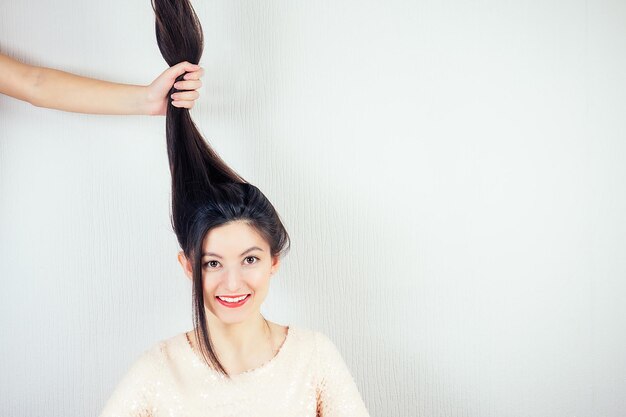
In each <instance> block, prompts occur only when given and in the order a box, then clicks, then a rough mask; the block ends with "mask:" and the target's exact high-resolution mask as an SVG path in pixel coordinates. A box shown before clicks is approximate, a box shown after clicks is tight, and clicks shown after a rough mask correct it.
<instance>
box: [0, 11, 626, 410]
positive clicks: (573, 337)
mask: <svg viewBox="0 0 626 417" xmlns="http://www.w3.org/2000/svg"><path fill="white" fill-rule="evenodd" d="M2 3H3V4H2V7H1V8H0V51H1V52H2V53H5V54H9V55H11V56H13V57H16V58H19V59H21V60H23V61H25V62H28V63H32V64H39V65H45V66H49V67H54V68H59V69H64V70H66V71H72V72H75V73H78V74H81V75H86V76H91V77H96V78H104V79H109V80H116V81H120V82H126V83H137V84H146V83H148V82H150V81H151V80H152V79H153V78H154V77H155V76H156V75H157V74H158V73H160V72H161V71H162V70H163V69H165V63H164V61H163V59H162V58H161V55H160V54H159V51H158V48H157V44H156V40H155V35H154V27H153V15H152V9H151V7H150V2H149V1H147V0H146V1H141V2H138V1H136V2H127V1H121V0H112V1H107V2H91V1H88V2H76V1H69V0H59V1H56V2H38V1H34V0H23V1H19V2H9V1H8V0H4V1H3V2H2ZM195 7H196V9H197V12H198V14H199V16H200V19H201V22H202V24H203V26H204V31H205V36H206V47H205V52H204V56H203V59H202V61H201V63H202V64H203V66H204V67H205V69H206V75H205V77H204V80H203V81H204V87H203V89H202V90H201V94H202V97H201V99H200V101H199V102H198V104H197V106H196V108H194V110H193V116H194V119H195V121H196V123H197V124H198V125H199V127H200V128H201V131H202V132H203V134H204V135H205V136H206V137H207V138H208V139H209V141H210V142H211V144H212V145H213V146H214V147H215V148H216V149H217V150H218V152H220V154H221V155H222V156H223V158H224V159H225V160H226V161H227V162H228V163H229V164H230V165H231V166H233V167H234V168H235V169H236V170H237V171H239V172H240V173H241V174H242V175H243V176H244V177H245V178H247V179H248V180H250V181H252V182H253V183H254V184H256V185H257V186H259V187H260V188H261V189H262V190H263V191H264V192H265V193H266V195H267V196H268V197H269V198H270V200H271V201H272V202H273V203H274V204H275V205H276V207H277V209H278V210H279V212H280V213H281V216H282V217H283V218H284V220H285V222H286V226H287V228H288V230H289V232H290V233H291V236H292V238H293V247H292V251H291V253H290V254H289V255H288V257H287V258H286V259H285V260H284V261H283V265H282V269H281V272H280V273H279V274H278V275H277V276H276V278H274V282H273V285H272V289H271V292H270V296H269V298H268V300H267V301H266V305H265V307H266V311H265V312H266V315H267V316H268V317H269V318H270V319H271V320H274V321H278V322H280V323H284V324H287V323H292V324H294V325H295V324H297V325H301V326H305V327H309V328H314V329H318V330H321V331H324V332H326V333H327V334H328V335H329V336H330V337H331V338H332V339H333V340H334V341H336V344H337V346H338V347H339V348H340V350H341V352H342V354H343V355H344V358H345V360H346V362H347V363H348V365H349V367H350V369H351V370H352V372H353V375H354V377H355V379H356V381H357V384H358V386H359V389H360V390H361V393H362V395H363V397H364V400H365V402H366V404H367V406H368V408H369V410H370V412H371V414H372V416H376V417H386V416H420V417H427V416H428V417H430V416H433V417H435V416H446V417H448V416H454V417H457V416H459V417H473V416H477V417H478V416H480V417H504V416H511V417H513V416H528V417H540V416H542V417H543V416H545V417H574V416H575V417H581V416H585V417H591V416H594V417H595V416H597V417H618V416H624V415H626V354H625V353H626V303H625V302H624V297H625V296H626V256H625V255H626V221H625V213H626V117H625V115H626V75H625V74H626V3H625V2H623V1H620V0H614V1H603V0H598V1H588V2H585V1H579V0H574V1H564V0H560V1H556V0H555V1H545V0H541V1H538V0H536V1H518V2H503V1H496V0H491V1H461V0H454V1H453V0H450V1H444V2H434V1H400V0H396V1H392V0H388V1H385V2H375V1H367V0H361V1H358V2H357V1H341V2H339V1H329V0H326V1H315V2H311V1H273V2H269V1H232V0H229V1H202V2H201V1H196V2H195ZM0 135H1V136H0V233H1V240H0V244H1V248H0V249H1V250H0V277H1V288H0V313H1V315H0V326H1V330H0V332H1V335H2V336H1V337H2V343H1V344H0V365H1V368H2V369H1V371H0V398H1V403H0V415H2V416H7V417H14V416H15V417H18V416H19V417H31V416H32V417H34V416H64V417H67V416H76V417H79V416H81V417H82V416H94V415H97V414H98V413H99V412H100V410H101V408H102V407H103V405H104V403H105V401H106V400H107V399H108V396H109V395H110V393H111V392H112V390H113V388H114V386H115V385H116V384H117V382H118V380H119V379H120V378H121V377H122V375H123V374H124V373H125V372H126V371H127V369H128V367H129V366H130V364H131V363H132V361H133V360H134V359H135V358H136V357H137V355H139V354H140V353H141V352H142V351H143V350H145V349H147V348H148V347H149V346H151V345H152V344H153V343H156V342H157V341H159V340H161V339H163V338H166V337H170V336H172V335H174V334H176V333H179V332H182V331H185V330H188V329H191V298H190V297H191V289H190V285H189V283H188V281H187V279H186V278H185V277H184V275H183V274H182V272H181V271H180V268H179V266H178V264H177V262H176V251H177V250H178V246H177V243H176V239H175V236H174V234H173V233H172V232H171V229H170V225H169V172H168V169H167V158H166V153H165V139H164V118H159V117H148V116H90V115H81V114H71V113H62V112H58V111H54V110H45V109H39V108H35V107H33V106H31V105H29V104H27V103H22V102H18V101H16V100H13V99H11V98H8V97H4V96H3V97H0Z"/></svg>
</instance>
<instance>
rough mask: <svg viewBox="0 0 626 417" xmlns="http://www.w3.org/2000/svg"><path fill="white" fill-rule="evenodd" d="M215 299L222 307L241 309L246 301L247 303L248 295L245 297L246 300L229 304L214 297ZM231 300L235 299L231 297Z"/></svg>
mask: <svg viewBox="0 0 626 417" xmlns="http://www.w3.org/2000/svg"><path fill="white" fill-rule="evenodd" d="M240 297H241V296H240ZM215 298H216V299H217V301H218V302H219V303H220V304H221V305H223V306H224V307H228V308H237V307H241V306H242V305H244V304H245V303H246V301H248V298H250V294H248V295H246V298H244V299H243V300H241V301H237V302H236V303H229V302H228V301H224V300H222V299H220V298H219V297H218V296H215ZM233 298H236V297H233Z"/></svg>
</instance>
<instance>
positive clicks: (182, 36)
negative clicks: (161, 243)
mask: <svg viewBox="0 0 626 417" xmlns="http://www.w3.org/2000/svg"><path fill="white" fill-rule="evenodd" d="M152 8H153V9H154V12H155V16H156V38H157V43H158V45H159V49H160V50H161V54H162V55H163V58H165V61H166V62H167V63H168V65H170V66H172V65H174V64H177V63H178V62H181V61H189V62H191V63H194V64H197V63H198V62H199V61H200V57H201V55H202V50H203V40H204V39H203V34H202V26H201V25H200V21H199V20H198V16H197V15H196V13H195V11H194V10H193V7H192V6H191V4H190V3H189V1H188V0H152ZM183 76H184V74H183V75H181V76H180V77H179V78H178V80H181V79H182V78H183ZM175 91H177V90H176V89H174V88H172V90H171V91H170V94H169V95H171V94H172V93H173V92H175ZM169 95H168V96H169ZM171 102H172V99H171V98H170V99H169V105H168V106H167V115H166V119H165V124H166V137H167V155H168V159H169V165H170V173H171V175H172V217H171V221H172V227H173V229H174V233H176V237H177V239H178V243H179V244H180V246H181V248H182V250H183V252H184V253H185V256H186V257H187V258H188V259H190V260H191V264H192V269H193V290H192V293H193V295H192V297H193V321H194V329H195V333H196V337H197V339H198V341H199V343H200V350H201V353H202V356H203V357H204V360H205V361H206V363H207V364H208V365H209V366H210V367H212V368H215V369H216V370H218V371H219V372H221V373H222V374H224V375H226V376H228V373H227V372H226V370H225V369H224V367H223V366H222V364H221V363H220V361H219V360H218V358H217V355H216V354H215V351H214V349H213V345H212V343H211V338H210V335H209V330H208V327H207V322H206V314H205V309H204V294H203V291H202V289H203V285H202V243H203V241H204V238H205V236H206V235H207V233H208V232H209V231H210V230H211V229H213V228H214V227H218V226H222V225H224V224H227V223H229V222H233V221H237V220H243V221H245V222H246V224H248V226H250V227H252V228H253V229H254V230H255V231H256V232H257V233H259V234H260V235H261V236H262V237H263V239H265V241H266V242H267V243H268V244H269V246H270V254H271V256H272V257H275V256H279V257H282V256H284V255H285V254H286V253H287V252H288V250H289V247H290V239H289V235H288V233H287V230H286V229H285V227H284V226H283V224H282V222H281V220H280V216H279V215H278V212H277V211H276V209H275V208H274V206H273V205H272V203H270V201H269V200H268V199H267V197H265V195H264V194H263V193H262V192H261V190H259V189H258V188H257V187H255V186H254V185H252V184H250V183H248V182H247V181H245V180H244V179H243V178H242V177H241V176H240V175H238V174H237V173H236V172H235V171H234V170H232V169H231V168H230V167H229V166H228V165H226V163H225V162H224V161H223V160H222V159H221V158H220V157H219V155H218V154H217V153H216V152H215V151H214V150H213V149H212V148H211V146H210V145H209V144H208V143H207V141H206V140H205V139H204V138H203V137H202V135H201V134H200V133H199V132H198V129H197V127H196V125H195V124H194V123H193V120H191V116H190V114H189V110H188V109H186V108H178V107H174V106H172V105H171Z"/></svg>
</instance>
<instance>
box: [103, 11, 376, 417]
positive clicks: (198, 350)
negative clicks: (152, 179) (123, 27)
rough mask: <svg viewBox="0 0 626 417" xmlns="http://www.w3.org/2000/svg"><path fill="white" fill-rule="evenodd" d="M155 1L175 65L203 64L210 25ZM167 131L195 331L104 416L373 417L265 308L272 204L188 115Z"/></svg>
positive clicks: (140, 372) (168, 343) (318, 348)
mask: <svg viewBox="0 0 626 417" xmlns="http://www.w3.org/2000/svg"><path fill="white" fill-rule="evenodd" d="M153 6H154V9H155V13H156V29H157V40H158V43H159V48H160V49H161V52H162V54H163V56H164V58H165V59H166V61H167V62H168V63H169V62H176V61H178V60H180V59H181V58H183V59H184V60H188V61H190V62H198V60H199V59H200V55H201V52H202V29H201V26H200V22H199V21H198V19H197V17H196V14H195V13H194V11H193V9H192V7H191V5H190V4H189V2H188V1H187V0H155V1H154V3H153ZM166 136H167V149H168V157H169V164H170V172H171V175H172V225H173V227H174V232H175V233H176V237H177V239H178V242H179V244H180V247H181V251H180V252H179V253H178V260H179V262H180V264H181V266H182V268H183V271H184V273H185V274H186V276H187V277H188V278H189V279H190V280H191V282H192V298H193V312H194V329H193V331H190V332H185V333H181V334H178V335H176V336H173V337H171V338H169V339H167V340H163V341H161V342H159V343H158V344H156V345H155V346H153V347H152V348H150V349H148V350H147V351H146V352H144V354H143V355H141V357H139V358H138V359H137V360H136V362H135V363H134V365H133V367H132V368H131V369H130V371H129V372H128V373H127V374H126V376H125V377H124V378H123V380H122V381H121V382H120V383H119V385H118V387H117V388H116V389H115V391H114V392H113V395H112V396H111V398H110V400H109V401H108V403H107V405H106V407H105V409H104V411H103V412H102V414H101V417H114V416H152V417H157V416H158V417H160V416H163V417H165V416H168V417H179V416H180V417H195V416H198V417H200V416H211V417H219V416H231V417H244V416H246V417H249V416H252V415H253V416H257V417H262V416H268V417H269V416H272V417H279V416H296V415H297V416H310V417H315V416H325V417H328V416H331V417H338V416H346V417H347V416H351V417H364V416H368V412H367V409H366V407H365V404H364V402H363V400H362V398H361V396H360V393H359V391H358V389H357V386H356V384H355V382H354V380H353V378H352V375H351V374H350V371H349V370H348V368H347V366H346V364H345V362H344V361H343V358H342V356H341V354H340V353H339V351H338V349H337V348H336V346H335V345H334V344H333V342H332V341H331V340H330V339H329V338H328V337H326V336H325V335H324V334H322V333H320V332H318V331H313V330H308V329H305V328H300V327H298V326H293V325H291V326H282V325H279V324H276V323H272V322H270V321H268V320H266V319H265V317H263V315H262V314H261V312H260V308H261V305H262V303H263V301H264V300H265V297H266V296H267V293H268V291H269V287H270V279H271V277H272V276H273V275H274V274H275V273H276V271H277V270H278V268H279V265H280V259H281V258H282V256H284V255H285V254H286V253H287V251H288V250H289V244H290V239H289V235H288V233H287V231H286V229H285V227H284V225H283V224H282V222H281V219H280V216H279V215H278V212H277V211H276V209H275V208H274V206H273V205H272V203H271V202H270V201H269V200H268V199H267V197H266V196H265V195H264V194H263V193H262V192H261V190H259V189H258V188H257V187H255V186H254V185H252V184H250V183H248V182H246V181H245V180H244V179H243V178H241V177H240V176H239V175H238V174H236V173H235V172H234V171H233V170H232V169H231V168H230V167H228V166H227V165H226V164H225V163H224V161H222V160H221V158H220V157H219V156H218V155H217V153H215V151H213V149H212V148H211V147H210V146H209V144H208V143H207V142H206V141H205V140H204V138H203V137H202V136H201V135H200V133H199V132H198V130H197V128H196V126H195V125H194V123H193V121H192V120H191V118H190V115H189V112H188V110H187V109H179V108H174V107H171V106H169V107H168V112H167V117H166Z"/></svg>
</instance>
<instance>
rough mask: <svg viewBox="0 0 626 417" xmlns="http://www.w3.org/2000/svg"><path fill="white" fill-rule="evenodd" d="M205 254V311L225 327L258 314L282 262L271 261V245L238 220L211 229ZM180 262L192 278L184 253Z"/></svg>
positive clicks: (180, 255) (203, 246)
mask: <svg viewBox="0 0 626 417" xmlns="http://www.w3.org/2000/svg"><path fill="white" fill-rule="evenodd" d="M202 254H203V255H202V280H203V290H204V305H205V308H206V310H208V312H209V313H211V314H212V315H213V316H215V317H216V318H217V319H219V320H220V321H221V322H222V323H224V324H234V323H241V322H243V321H245V320H246V319H247V318H249V317H255V316H256V315H258V314H259V312H260V308H261V304H262V303H263V301H264V300H265V297H266V295H267V292H268V290H269V284H270V278H271V275H272V274H274V273H275V272H276V270H278V266H279V263H280V261H279V258H278V257H275V258H271V256H270V247H269V244H268V243H267V242H265V240H264V239H263V238H262V237H261V236H260V235H259V234H258V233H257V232H256V231H255V230H254V229H253V228H251V227H250V226H248V225H247V224H246V223H245V222H243V221H235V222H232V223H229V224H226V225H222V226H219V227H215V228H213V229H212V230H210V231H209V233H207V235H206V237H205V238H204V242H203V244H202ZM178 259H179V261H180V263H181V265H182V266H183V269H184V270H185V273H186V275H187V277H189V278H190V279H192V277H193V275H192V269H191V263H190V262H189V260H188V259H187V258H186V257H185V256H184V254H183V252H180V253H179V255H178ZM243 297H245V298H244V299H243V300H241V301H236V300H238V299H241V298H243Z"/></svg>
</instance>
